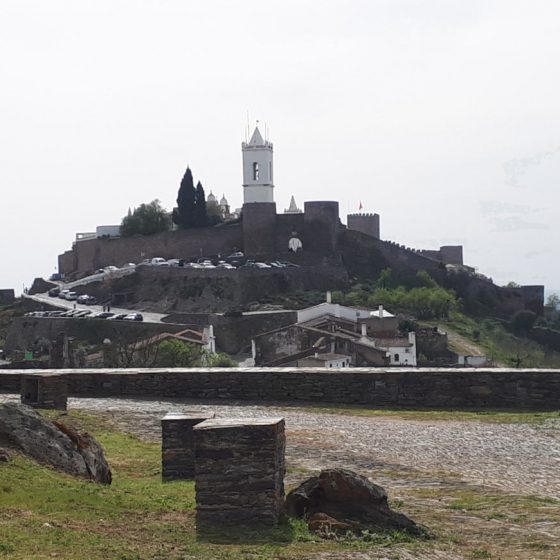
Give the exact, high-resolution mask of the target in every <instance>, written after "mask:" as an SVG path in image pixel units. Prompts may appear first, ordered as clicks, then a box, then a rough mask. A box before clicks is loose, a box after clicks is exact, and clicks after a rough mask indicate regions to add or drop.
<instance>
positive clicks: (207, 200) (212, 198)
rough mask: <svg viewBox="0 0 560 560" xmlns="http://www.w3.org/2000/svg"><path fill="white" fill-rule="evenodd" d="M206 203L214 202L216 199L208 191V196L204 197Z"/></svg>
mask: <svg viewBox="0 0 560 560" xmlns="http://www.w3.org/2000/svg"><path fill="white" fill-rule="evenodd" d="M206 202H216V197H215V196H214V195H213V194H212V191H210V194H209V195H208V196H207V197H206Z"/></svg>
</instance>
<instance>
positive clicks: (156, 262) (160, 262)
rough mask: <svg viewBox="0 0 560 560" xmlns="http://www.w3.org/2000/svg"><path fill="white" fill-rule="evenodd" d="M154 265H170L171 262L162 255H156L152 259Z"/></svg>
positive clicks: (151, 262)
mask: <svg viewBox="0 0 560 560" xmlns="http://www.w3.org/2000/svg"><path fill="white" fill-rule="evenodd" d="M150 264H151V265H152V266H169V263H168V262H167V261H166V260H165V259H163V258H162V257H154V258H153V259H151V260H150Z"/></svg>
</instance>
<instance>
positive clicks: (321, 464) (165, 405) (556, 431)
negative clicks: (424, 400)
mask: <svg viewBox="0 0 560 560" xmlns="http://www.w3.org/2000/svg"><path fill="white" fill-rule="evenodd" d="M69 407H71V408H80V409H84V410H92V411H97V412H103V413H106V414H108V415H110V416H111V417H112V418H113V420H114V421H115V422H116V423H117V424H118V425H120V426H121V427H123V428H124V429H126V430H128V431H129V432H132V433H134V434H137V435H139V436H140V437H142V438H144V439H147V440H151V441H157V440H159V439H160V438H161V424H160V420H161V418H162V417H163V416H164V414H165V413H166V412H168V411H183V410H195V411H198V412H201V411H204V412H215V414H216V415H217V416H221V417H224V416H231V417H243V416H247V417H256V416H283V417H284V418H285V419H286V430H287V450H286V455H287V458H288V462H289V464H290V466H291V467H295V468H299V469H305V470H319V469H322V468H329V467H334V466H338V467H346V468H350V469H354V470H359V471H362V472H363V471H366V472H371V471H375V472H377V473H378V474H379V473H383V472H389V471H393V472H401V473H403V474H406V473H407V472H408V476H407V477H406V478H408V479H410V478H411V475H412V474H414V477H415V478H417V479H418V484H424V485H428V486H429V485H434V484H438V483H439V484H441V481H440V479H441V476H437V477H434V476H433V473H434V472H437V473H441V474H445V475H447V476H444V478H449V477H451V478H453V477H455V478H457V479H458V480H461V481H464V482H467V483H468V484H470V485H480V486H486V487H494V488H496V489H500V490H503V491H505V492H508V493H513V494H527V495H530V494H536V495H540V496H547V497H552V498H558V499H560V477H559V476H558V470H559V468H560V421H551V422H548V423H547V424H545V425H542V426H532V425H528V424H498V423H482V422H473V421H465V422H461V421H440V420H435V421H427V420H409V419H402V418H398V417H358V416H349V415H339V414H324V413H323V414H318V413H314V412H313V411H312V410H310V409H307V410H301V409H298V408H289V407H277V406H262V405H247V404H246V403H239V404H223V403H219V404H203V405H201V404H200V401H193V402H188V401H184V402H177V401H174V402H171V401H144V400H129V399H70V400H69ZM422 473H424V476H423V474H422ZM290 478H293V476H292V477H290ZM299 478H301V476H300V477H299ZM378 478H379V477H378ZM395 478H396V477H395V476H391V479H392V482H391V484H390V486H391V487H393V488H395V486H398V481H397V482H395ZM432 478H433V480H432ZM438 481H439V482H438ZM290 482H291V481H290V480H288V483H290ZM406 485H407V486H410V481H409V480H407V481H406Z"/></svg>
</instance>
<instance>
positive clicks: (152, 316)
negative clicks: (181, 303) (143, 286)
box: [23, 294, 167, 323]
mask: <svg viewBox="0 0 560 560" xmlns="http://www.w3.org/2000/svg"><path fill="white" fill-rule="evenodd" d="M23 297H24V298H27V299H32V300H34V301H37V302H40V303H48V304H49V305H54V306H55V307H60V309H84V310H88V311H103V307H102V306H101V305H81V304H79V303H76V302H75V301H66V300H65V299H60V298H58V297H50V296H49V295H48V294H35V295H32V296H31V295H29V294H27V295H26V294H24V295H23ZM111 312H112V313H138V310H137V309H124V308H123V307H113V306H111ZM141 313H142V316H143V317H144V322H145V323H161V322H162V321H161V320H162V318H163V317H165V316H166V315H167V314H166V313H153V312H151V311H142V312H141Z"/></svg>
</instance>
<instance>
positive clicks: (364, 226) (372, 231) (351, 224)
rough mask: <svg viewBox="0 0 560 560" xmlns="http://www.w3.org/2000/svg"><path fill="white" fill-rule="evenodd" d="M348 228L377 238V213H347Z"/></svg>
mask: <svg viewBox="0 0 560 560" xmlns="http://www.w3.org/2000/svg"><path fill="white" fill-rule="evenodd" d="M346 223H347V224H348V229H351V230H353V231H360V232H362V233H365V234H366V235H370V236H371V237H375V238H376V239H379V237H380V235H379V214H348V216H347V217H346Z"/></svg>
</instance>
